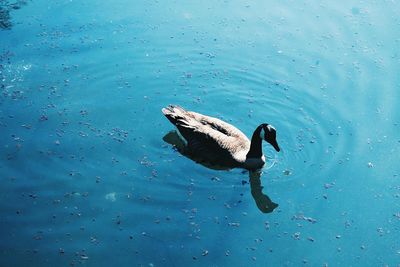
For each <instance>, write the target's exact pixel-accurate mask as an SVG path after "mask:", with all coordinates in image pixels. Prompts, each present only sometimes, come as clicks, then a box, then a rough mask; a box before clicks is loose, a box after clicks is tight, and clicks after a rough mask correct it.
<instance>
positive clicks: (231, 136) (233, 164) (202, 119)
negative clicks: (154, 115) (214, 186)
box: [162, 105, 280, 170]
mask: <svg viewBox="0 0 400 267" xmlns="http://www.w3.org/2000/svg"><path fill="white" fill-rule="evenodd" d="M162 113H163V114H164V115H165V117H166V118H167V119H168V120H169V121H170V122H171V123H172V124H173V125H175V126H176V128H177V129H178V131H179V133H180V134H181V135H182V137H183V138H184V140H185V149H186V150H187V151H186V153H188V154H191V155H192V156H194V157H196V158H198V159H199V160H201V161H205V162H207V163H209V164H215V165H219V166H223V167H226V168H237V167H238V168H243V169H247V170H258V169H261V168H262V167H263V166H264V164H265V156H264V155H263V152H262V140H264V141H266V142H268V143H269V144H270V145H272V147H273V148H274V149H275V150H276V151H277V152H279V151H280V147H279V145H278V142H277V141H276V129H275V127H273V126H272V125H270V124H268V123H262V124H260V125H259V126H258V127H257V128H256V129H255V130H254V132H253V135H252V137H251V140H249V138H247V136H246V135H245V134H244V133H243V132H242V131H240V130H239V129H238V128H236V127H235V126H233V125H231V124H229V123H227V122H224V121H222V120H220V119H217V118H214V117H210V116H207V115H203V114H200V113H197V112H193V111H187V110H185V109H184V108H182V107H181V106H178V105H168V106H167V107H165V108H162Z"/></svg>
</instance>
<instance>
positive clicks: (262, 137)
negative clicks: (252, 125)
mask: <svg viewBox="0 0 400 267" xmlns="http://www.w3.org/2000/svg"><path fill="white" fill-rule="evenodd" d="M264 136H265V131H264V128H261V131H260V138H261V140H264Z"/></svg>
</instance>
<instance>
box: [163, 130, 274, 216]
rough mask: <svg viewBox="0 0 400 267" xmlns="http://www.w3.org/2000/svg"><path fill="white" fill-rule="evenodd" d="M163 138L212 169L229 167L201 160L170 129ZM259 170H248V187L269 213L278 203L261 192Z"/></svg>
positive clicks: (260, 208) (262, 209)
mask: <svg viewBox="0 0 400 267" xmlns="http://www.w3.org/2000/svg"><path fill="white" fill-rule="evenodd" d="M163 140H164V141H165V142H166V143H168V144H171V145H172V146H173V147H174V148H175V149H176V150H177V151H178V152H179V153H181V154H182V155H183V156H185V157H187V158H189V159H191V160H193V161H195V162H197V163H199V164H201V165H203V166H205V167H207V168H210V169H213V170H229V169H231V168H228V167H224V166H217V165H213V164H211V163H208V162H205V161H203V160H202V159H201V158H198V157H196V155H193V154H192V153H190V150H188V148H187V147H186V144H185V141H184V140H183V139H182V138H181V137H180V135H179V134H178V133H177V132H176V131H170V132H169V133H167V134H166V135H165V136H164V137H163ZM261 175H262V171H261V170H255V171H249V182H250V189H251V195H252V196H253V198H254V201H255V202H256V205H257V207H258V209H259V210H260V211H261V212H263V213H270V212H272V211H273V210H274V209H275V208H276V207H278V204H276V203H274V202H273V201H272V200H271V199H270V198H269V197H268V196H267V195H265V194H264V193H263V192H262V189H263V186H262V185H261Z"/></svg>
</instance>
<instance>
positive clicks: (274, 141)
mask: <svg viewBox="0 0 400 267" xmlns="http://www.w3.org/2000/svg"><path fill="white" fill-rule="evenodd" d="M270 144H271V145H272V146H273V147H274V148H275V150H276V151H278V152H279V151H280V150H281V149H280V148H279V146H278V142H276V140H273V141H272V142H271V143H270Z"/></svg>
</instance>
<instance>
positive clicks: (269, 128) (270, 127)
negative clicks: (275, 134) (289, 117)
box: [267, 125, 276, 132]
mask: <svg viewBox="0 0 400 267" xmlns="http://www.w3.org/2000/svg"><path fill="white" fill-rule="evenodd" d="M267 128H268V130H269V131H270V132H271V131H276V130H275V128H274V126H272V125H267Z"/></svg>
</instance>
